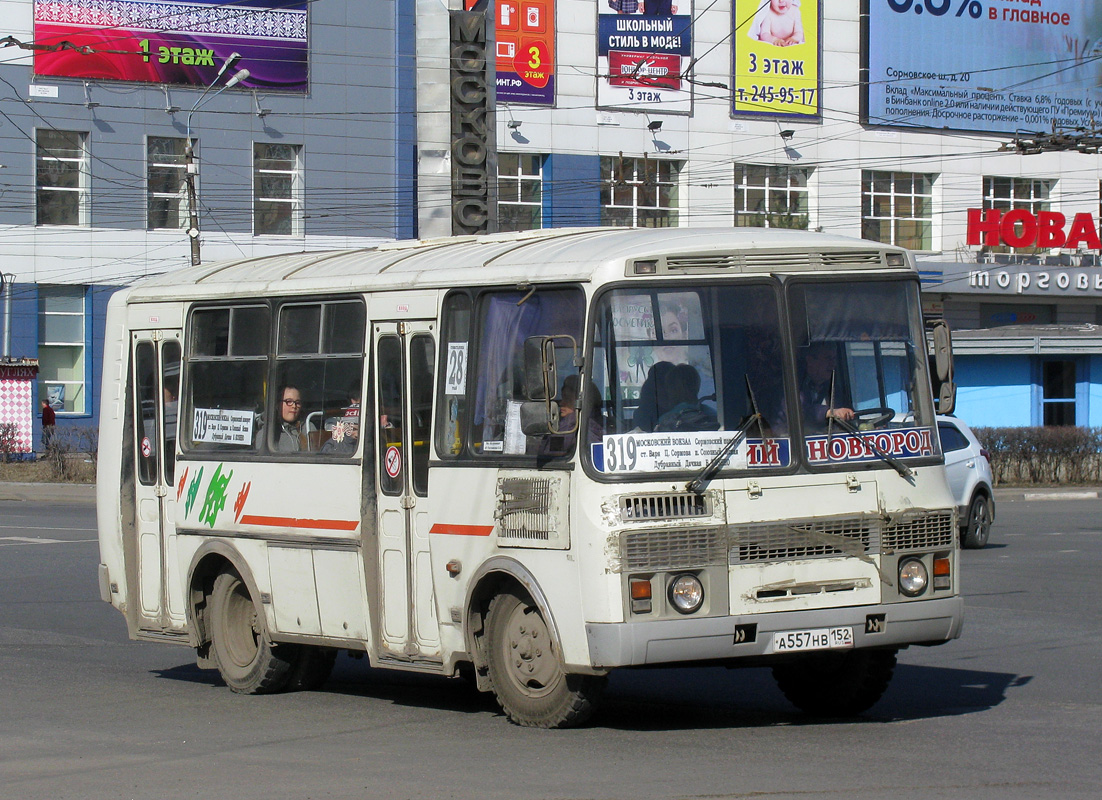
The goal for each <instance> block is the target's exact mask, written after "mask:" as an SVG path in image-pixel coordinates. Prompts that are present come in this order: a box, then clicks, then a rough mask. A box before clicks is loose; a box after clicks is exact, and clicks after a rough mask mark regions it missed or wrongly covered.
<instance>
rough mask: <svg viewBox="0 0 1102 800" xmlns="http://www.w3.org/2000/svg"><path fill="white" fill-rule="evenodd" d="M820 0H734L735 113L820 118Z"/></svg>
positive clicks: (733, 91)
mask: <svg viewBox="0 0 1102 800" xmlns="http://www.w3.org/2000/svg"><path fill="white" fill-rule="evenodd" d="M821 21H822V11H821V9H820V6H819V0H733V2H732V3H731V42H732V44H731V74H732V80H731V113H732V114H737V115H740V116H742V115H747V114H751V115H760V116H769V117H792V118H796V119H817V118H818V117H819V115H820V105H821V104H820V98H819V92H820V89H821V88H822V87H821V86H820V84H819V72H820V70H819V64H820V48H819V29H820V27H821Z"/></svg>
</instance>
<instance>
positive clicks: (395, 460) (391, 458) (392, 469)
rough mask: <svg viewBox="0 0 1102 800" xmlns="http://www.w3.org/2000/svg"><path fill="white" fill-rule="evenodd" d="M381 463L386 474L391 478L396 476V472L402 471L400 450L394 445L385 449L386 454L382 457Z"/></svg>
mask: <svg viewBox="0 0 1102 800" xmlns="http://www.w3.org/2000/svg"><path fill="white" fill-rule="evenodd" d="M383 465H384V466H385V467H386V474H387V475H389V476H390V477H392V478H397V477H398V474H399V473H400V472H401V471H402V451H401V450H399V449H398V448H397V447H396V446H395V445H391V446H390V447H388V448H387V449H386V456H385V457H384V458H383Z"/></svg>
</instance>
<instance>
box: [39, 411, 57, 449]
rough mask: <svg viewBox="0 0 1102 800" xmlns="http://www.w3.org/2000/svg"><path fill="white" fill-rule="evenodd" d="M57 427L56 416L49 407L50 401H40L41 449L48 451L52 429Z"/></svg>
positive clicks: (52, 433)
mask: <svg viewBox="0 0 1102 800" xmlns="http://www.w3.org/2000/svg"><path fill="white" fill-rule="evenodd" d="M56 425H57V414H55V413H54V410H53V408H52V407H51V406H50V401H48V400H43V401H42V449H43V450H46V451H48V450H49V449H50V442H51V441H53V438H54V429H55V426H56Z"/></svg>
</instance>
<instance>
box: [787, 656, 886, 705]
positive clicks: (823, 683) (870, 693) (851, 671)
mask: <svg viewBox="0 0 1102 800" xmlns="http://www.w3.org/2000/svg"><path fill="white" fill-rule="evenodd" d="M895 654H896V651H895V650H850V651H849V652H846V653H813V654H810V655H806V656H801V657H800V658H797V659H794V660H792V661H786V662H784V663H781V664H777V665H775V666H774V667H773V678H774V680H776V681H777V686H779V687H780V690H781V691H782V692H784V696H785V697H787V698H788V700H789V702H790V703H792V705H794V706H796V708H798V709H800V710H801V711H803V712H805V713H807V714H811V715H813V716H817V717H851V716H854V715H857V714H860V713H861V712H863V711H867V710H868V709H869V708H870V707H872V705H873V704H874V703H875V702H876V701H877V700H879V699H880V697H881V696H882V695H883V694H884V692H885V690H886V689H887V688H888V684H889V683H890V682H891V679H892V673H893V672H894V671H895Z"/></svg>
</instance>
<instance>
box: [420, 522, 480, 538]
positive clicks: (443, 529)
mask: <svg viewBox="0 0 1102 800" xmlns="http://www.w3.org/2000/svg"><path fill="white" fill-rule="evenodd" d="M493 530H494V526H493V525H448V524H445V523H443V522H437V523H436V524H435V525H433V526H432V527H431V528H429V533H445V534H448V535H449V536H489V535H490V533H491V532H493Z"/></svg>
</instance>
